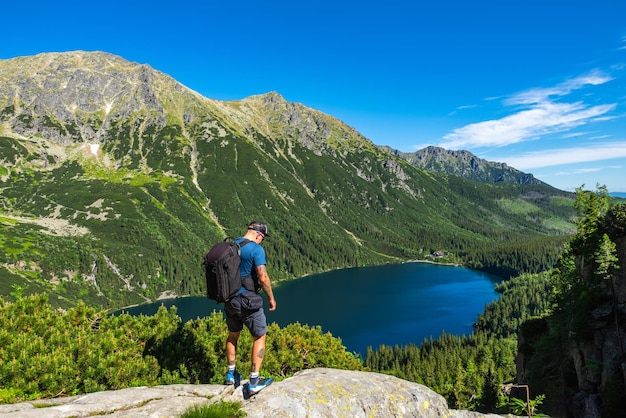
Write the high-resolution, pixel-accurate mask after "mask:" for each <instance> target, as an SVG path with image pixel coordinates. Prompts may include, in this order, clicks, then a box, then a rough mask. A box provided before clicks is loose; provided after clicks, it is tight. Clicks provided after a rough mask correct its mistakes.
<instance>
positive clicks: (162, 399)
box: [0, 368, 501, 418]
mask: <svg viewBox="0 0 626 418" xmlns="http://www.w3.org/2000/svg"><path fill="white" fill-rule="evenodd" d="M220 400H225V401H238V402H241V403H242V407H243V409H244V410H245V412H246V413H247V414H248V415H247V416H248V417H250V418H254V417H272V418H280V417H294V418H295V417H307V418H316V417H320V418H321V417H329V418H337V417H349V418H356V417H373V418H375V417H380V418H392V417H422V418H441V417H447V418H481V417H484V418H497V417H501V416H500V415H494V414H481V413H478V412H470V411H458V410H451V409H448V405H447V404H446V401H445V399H444V398H443V397H442V396H440V395H438V394H437V393H435V392H433V391H432V390H430V389H429V388H427V387H426V386H423V385H420V384H417V383H412V382H408V381H406V380H402V379H398V378H396V377H393V376H388V375H383V374H379V373H369V372H360V371H346V370H335V369H325V368H318V369H311V370H305V371H302V372H299V373H297V374H296V375H294V376H293V377H291V378H288V379H285V380H283V381H281V382H275V383H274V384H272V385H270V386H269V387H267V388H266V389H264V390H263V391H261V392H259V393H258V394H257V395H256V396H254V397H252V398H251V399H249V400H244V399H243V394H242V388H241V386H239V387H238V388H233V387H232V386H222V385H168V386H156V387H137V388H129V389H122V390H116V391H106V392H97V393H89V394H86V395H80V396H72V397H66V398H57V399H47V400H38V401H31V402H24V403H19V404H12V405H0V418H13V417H16V418H17V417H20V418H41V417H46V418H70V417H76V418H79V417H106V418H122V417H126V418H128V417H168V418H171V417H177V416H180V414H182V413H183V412H184V411H185V410H187V409H188V408H190V407H191V406H193V405H200V404H203V403H212V402H217V401H220Z"/></svg>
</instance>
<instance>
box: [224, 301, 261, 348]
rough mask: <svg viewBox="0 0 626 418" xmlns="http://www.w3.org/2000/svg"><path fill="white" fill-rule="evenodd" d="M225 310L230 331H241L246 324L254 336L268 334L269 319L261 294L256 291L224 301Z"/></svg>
mask: <svg viewBox="0 0 626 418" xmlns="http://www.w3.org/2000/svg"><path fill="white" fill-rule="evenodd" d="M259 305H260V307H259ZM224 312H225V313H226V325H227V326H228V330H229V331H230V332H240V331H241V330H242V329H243V326H244V325H245V326H246V328H248V330H249V331H250V334H252V336H253V337H261V336H263V335H265V334H267V319H266V318H265V311H264V310H263V299H262V298H261V295H258V294H256V293H254V292H246V293H243V294H241V295H237V296H235V297H234V298H232V299H231V300H230V301H228V302H226V303H224Z"/></svg>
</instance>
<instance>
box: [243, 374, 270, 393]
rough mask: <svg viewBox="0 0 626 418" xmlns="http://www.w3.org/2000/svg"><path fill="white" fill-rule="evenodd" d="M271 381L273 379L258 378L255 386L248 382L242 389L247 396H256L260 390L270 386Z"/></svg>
mask: <svg viewBox="0 0 626 418" xmlns="http://www.w3.org/2000/svg"><path fill="white" fill-rule="evenodd" d="M273 381H274V379H272V378H271V377H270V378H267V379H266V378H264V377H259V380H258V381H257V383H256V385H251V384H250V382H248V383H246V384H245V385H244V389H245V391H246V392H247V393H248V396H252V395H256V394H257V393H259V392H260V391H261V390H262V389H264V388H266V387H268V386H269V385H271V384H272V382H273Z"/></svg>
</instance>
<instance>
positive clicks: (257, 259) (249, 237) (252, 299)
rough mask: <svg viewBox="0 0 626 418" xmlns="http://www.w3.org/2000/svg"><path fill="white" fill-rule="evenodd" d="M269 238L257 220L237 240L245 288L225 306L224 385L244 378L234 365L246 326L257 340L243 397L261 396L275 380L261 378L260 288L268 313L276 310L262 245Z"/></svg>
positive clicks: (263, 335)
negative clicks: (265, 296) (264, 389)
mask: <svg viewBox="0 0 626 418" xmlns="http://www.w3.org/2000/svg"><path fill="white" fill-rule="evenodd" d="M267 236H268V234H267V225H265V224H264V223H262V222H259V221H254V222H252V223H250V225H248V230H247V231H246V234H245V235H244V236H243V237H240V238H237V239H236V240H235V242H238V243H239V244H240V245H241V266H240V268H239V272H240V274H241V277H242V288H241V289H240V290H239V292H237V294H236V295H235V296H234V297H233V298H232V299H231V300H229V301H227V302H226V303H225V304H224V311H225V313H226V324H227V325H228V331H229V333H228V338H227V339H226V358H227V360H228V372H227V373H226V381H225V384H227V385H233V384H236V383H237V384H238V382H239V380H240V379H241V376H240V375H239V373H237V371H236V370H235V365H236V357H237V342H238V341H239V335H240V333H241V330H242V329H243V326H244V325H245V326H246V328H248V330H249V331H250V334H252V337H253V338H254V343H253V345H252V367H251V369H250V381H249V382H248V383H246V385H244V388H243V389H244V396H246V394H247V395H248V396H250V395H254V394H256V393H258V392H259V391H260V390H261V389H263V388H265V387H267V386H269V385H270V384H271V383H272V382H273V380H274V379H271V378H270V379H265V378H263V377H259V372H260V370H261V365H262V364H263V356H264V355H265V339H266V334H267V320H266V318H265V312H264V310H263V299H262V298H261V295H259V294H258V289H262V290H263V291H264V292H265V294H266V295H267V302H268V305H269V310H270V311H274V310H275V309H276V299H274V293H272V284H271V282H270V277H269V275H268V274H267V269H266V261H265V250H264V249H263V247H261V245H260V244H261V243H262V242H263V240H264V239H265V238H266V237H267ZM246 241H250V242H246Z"/></svg>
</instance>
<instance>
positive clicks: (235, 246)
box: [203, 237, 254, 303]
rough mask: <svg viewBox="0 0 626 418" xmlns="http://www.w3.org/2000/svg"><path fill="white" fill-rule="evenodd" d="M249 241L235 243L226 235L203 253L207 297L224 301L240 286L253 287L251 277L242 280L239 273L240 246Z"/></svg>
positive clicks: (219, 301) (218, 301)
mask: <svg viewBox="0 0 626 418" xmlns="http://www.w3.org/2000/svg"><path fill="white" fill-rule="evenodd" d="M249 242H251V241H250V240H248V239H245V240H243V241H242V242H241V243H236V242H235V241H234V239H233V238H232V237H226V238H225V239H224V241H222V242H218V243H217V244H215V245H214V246H213V247H211V249H210V250H209V251H207V253H206V254H205V255H204V263H203V265H204V272H205V276H206V288H207V297H208V298H209V299H212V300H214V301H216V302H217V303H224V302H227V301H229V300H230V299H231V298H232V297H233V296H235V294H236V293H237V292H238V291H239V289H241V287H242V286H243V287H245V288H246V289H248V287H250V284H252V289H254V282H253V281H252V279H251V278H246V279H248V280H242V278H241V275H240V274H239V265H240V264H241V257H240V254H241V247H243V246H244V245H246V244H248V243H249ZM248 290H251V289H248Z"/></svg>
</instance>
